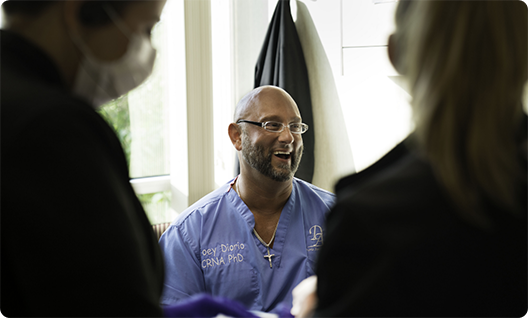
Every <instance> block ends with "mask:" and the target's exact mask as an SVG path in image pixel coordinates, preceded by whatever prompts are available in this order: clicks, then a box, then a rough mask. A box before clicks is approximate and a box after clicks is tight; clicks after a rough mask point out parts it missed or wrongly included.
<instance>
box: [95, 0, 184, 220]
mask: <svg viewBox="0 0 528 318" xmlns="http://www.w3.org/2000/svg"><path fill="white" fill-rule="evenodd" d="M178 13H181V12H178V7H177V6H175V5H173V3H172V1H169V2H168V3H167V5H166V8H165V10H164V12H163V14H162V17H161V20H160V22H159V23H158V24H157V25H156V27H155V28H154V30H153V32H152V43H153V45H154V47H155V48H156V50H157V58H156V63H155V65H154V70H153V73H152V75H151V76H150V77H149V78H148V79H147V80H146V81H145V82H144V83H143V84H142V85H141V86H139V87H138V88H136V89H134V90H133V91H131V92H129V93H128V94H126V95H124V96H122V97H120V98H118V99H116V100H113V101H111V102H109V103H107V104H106V105H104V106H103V107H102V108H101V109H100V110H99V113H100V114H101V115H102V116H103V117H104V118H105V119H106V120H107V121H108V122H109V124H110V125H111V126H112V127H113V128H114V130H115V132H116V134H117V136H118V138H119V139H120V141H121V144H122V146H123V149H124V151H125V155H126V157H127V162H128V166H129V172H130V177H131V178H132V180H131V183H132V186H133V187H134V189H135V191H136V193H137V194H138V198H139V200H140V201H141V203H142V204H143V207H144V208H145V211H146V212H147V216H148V217H149V220H150V221H151V223H152V224H156V223H162V222H168V221H172V220H173V219H174V217H175V216H176V211H174V209H172V208H171V199H172V192H171V186H170V165H171V162H172V163H173V164H178V160H177V159H176V160H172V159H173V158H172V157H171V151H170V146H171V138H170V137H171V134H170V127H171V123H170V110H171V107H178V106H179V107H184V103H181V102H180V103H178V102H176V101H175V100H174V98H173V97H174V96H173V95H172V94H171V88H172V87H175V86H178V84H180V83H178V78H177V77H174V76H172V75H171V72H177V70H174V67H173V64H171V63H170V62H169V60H170V59H169V55H170V53H171V49H173V46H174V43H172V41H170V39H171V37H172V38H174V39H176V40H177V39H178V37H177V36H174V33H175V32H178V30H177V29H175V26H174V25H173V24H171V23H170V22H169V21H170V20H171V19H172V17H174V16H177V15H178ZM180 40H181V39H180ZM179 45H180V46H183V43H181V42H180V43H179ZM176 58H177V55H176ZM180 58H182V57H181V56H180ZM169 64H170V65H169ZM170 67H172V69H171V68H170ZM180 72H181V71H180ZM182 73H184V72H182Z"/></svg>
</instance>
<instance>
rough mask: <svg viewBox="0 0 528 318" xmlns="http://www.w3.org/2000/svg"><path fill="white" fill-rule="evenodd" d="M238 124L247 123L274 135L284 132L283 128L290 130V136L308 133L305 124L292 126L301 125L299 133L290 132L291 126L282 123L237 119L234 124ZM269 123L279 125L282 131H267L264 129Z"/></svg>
mask: <svg viewBox="0 0 528 318" xmlns="http://www.w3.org/2000/svg"><path fill="white" fill-rule="evenodd" d="M240 123H248V124H252V125H255V126H259V127H261V128H264V129H265V130H266V131H269V132H274V133H281V132H283V131H284V128H286V127H288V129H289V130H290V132H291V133H292V134H296V135H302V134H304V133H305V132H307V131H308V128H309V126H308V125H307V124H305V123H294V125H301V127H302V131H299V132H295V131H292V130H291V128H290V125H292V124H288V125H287V126H286V125H284V124H283V123H279V122H278V121H266V122H258V121H251V120H245V119H239V120H237V121H236V124H240ZM269 123H274V124H279V125H281V126H282V129H281V130H278V131H276V130H269V129H266V126H267V124H269Z"/></svg>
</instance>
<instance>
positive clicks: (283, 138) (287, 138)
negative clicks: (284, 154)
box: [279, 126, 295, 145]
mask: <svg viewBox="0 0 528 318" xmlns="http://www.w3.org/2000/svg"><path fill="white" fill-rule="evenodd" d="M294 140H295V138H294V136H293V134H292V132H291V131H290V127H288V126H286V127H284V130H283V131H281V132H280V133H279V141H280V142H281V143H285V144H287V145H289V144H291V143H293V141H294Z"/></svg>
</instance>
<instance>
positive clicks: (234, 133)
mask: <svg viewBox="0 0 528 318" xmlns="http://www.w3.org/2000/svg"><path fill="white" fill-rule="evenodd" d="M228 133H229V139H231V143H232V144H233V146H234V147H235V149H236V150H237V151H240V150H242V129H241V128H240V126H238V125H237V124H234V123H231V124H229V127H228Z"/></svg>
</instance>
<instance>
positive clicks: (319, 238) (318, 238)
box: [308, 225, 323, 247]
mask: <svg viewBox="0 0 528 318" xmlns="http://www.w3.org/2000/svg"><path fill="white" fill-rule="evenodd" d="M309 234H310V235H313V236H312V238H311V240H312V241H315V242H314V244H313V245H310V246H308V247H320V246H321V245H323V228H321V227H320V226H319V225H314V226H312V227H311V228H310V232H309Z"/></svg>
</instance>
